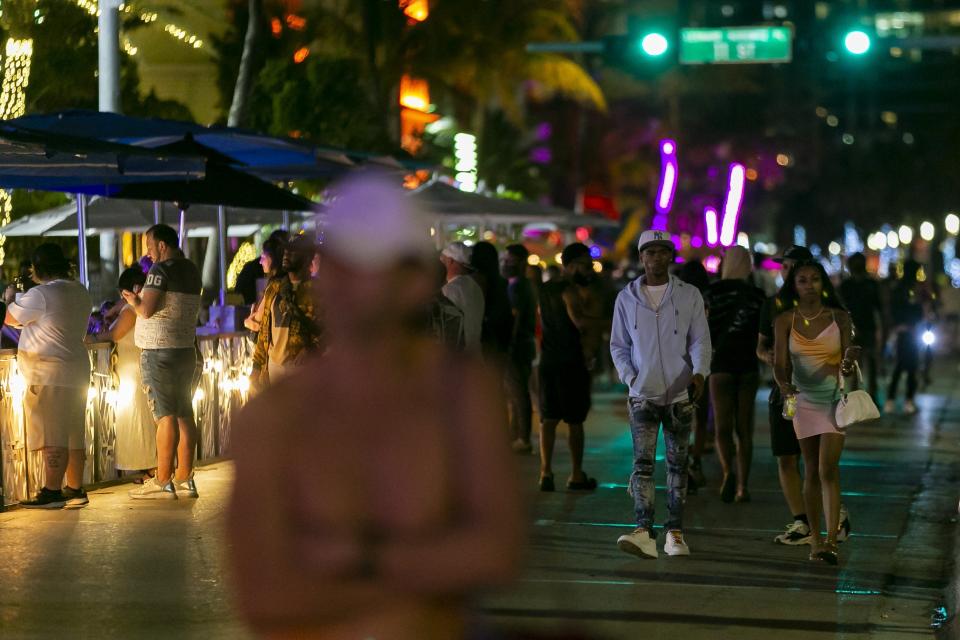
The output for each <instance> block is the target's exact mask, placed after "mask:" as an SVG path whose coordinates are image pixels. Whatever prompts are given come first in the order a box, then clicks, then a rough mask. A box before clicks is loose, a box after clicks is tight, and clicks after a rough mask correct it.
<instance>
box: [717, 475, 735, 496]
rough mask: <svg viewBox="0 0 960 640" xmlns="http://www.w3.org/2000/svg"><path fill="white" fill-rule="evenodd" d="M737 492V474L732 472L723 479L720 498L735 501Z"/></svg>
mask: <svg viewBox="0 0 960 640" xmlns="http://www.w3.org/2000/svg"><path fill="white" fill-rule="evenodd" d="M736 493H737V476H735V475H734V474H732V473H731V474H730V475H728V476H727V477H726V478H724V479H723V486H721V487H720V499H721V500H723V501H724V502H727V503H730V502H733V499H734V496H735V495H736Z"/></svg>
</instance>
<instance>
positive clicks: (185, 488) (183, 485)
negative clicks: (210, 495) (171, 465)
mask: <svg viewBox="0 0 960 640" xmlns="http://www.w3.org/2000/svg"><path fill="white" fill-rule="evenodd" d="M172 482H173V488H174V489H176V491H177V497H182V498H199V497H200V494H199V493H197V483H196V482H194V481H193V474H192V473H191V474H190V477H189V478H187V479H186V480H177V479H176V478H173V479H172Z"/></svg>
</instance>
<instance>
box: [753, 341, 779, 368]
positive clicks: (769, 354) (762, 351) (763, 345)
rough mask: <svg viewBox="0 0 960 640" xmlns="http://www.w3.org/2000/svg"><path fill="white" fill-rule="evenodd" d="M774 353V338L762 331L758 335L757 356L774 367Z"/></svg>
mask: <svg viewBox="0 0 960 640" xmlns="http://www.w3.org/2000/svg"><path fill="white" fill-rule="evenodd" d="M774 355H775V354H774V352H773V338H771V337H770V336H765V335H763V334H762V333H761V334H759V335H758V337H757V357H758V358H760V361H761V362H764V363H766V364H767V365H769V366H771V367H772V366H773V360H774Z"/></svg>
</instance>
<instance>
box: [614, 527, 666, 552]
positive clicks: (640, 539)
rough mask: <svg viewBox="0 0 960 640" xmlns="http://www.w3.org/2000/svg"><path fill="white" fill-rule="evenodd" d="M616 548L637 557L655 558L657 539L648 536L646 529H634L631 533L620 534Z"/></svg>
mask: <svg viewBox="0 0 960 640" xmlns="http://www.w3.org/2000/svg"><path fill="white" fill-rule="evenodd" d="M617 548H618V549H620V551H623V552H625V553H629V554H632V555H635V556H637V557H638V558H653V559H656V558H657V556H658V555H659V554H658V553H657V539H656V538H652V537H650V532H649V531H648V530H646V529H639V528H638V529H634V530H633V533H628V534H626V535H622V536H620V537H619V538H617Z"/></svg>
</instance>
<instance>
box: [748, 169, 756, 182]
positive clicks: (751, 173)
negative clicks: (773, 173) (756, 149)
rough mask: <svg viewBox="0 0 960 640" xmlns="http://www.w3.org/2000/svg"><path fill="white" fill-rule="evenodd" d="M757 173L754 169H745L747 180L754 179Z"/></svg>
mask: <svg viewBox="0 0 960 640" xmlns="http://www.w3.org/2000/svg"><path fill="white" fill-rule="evenodd" d="M757 175H758V174H757V171H756V169H747V180H756V179H757Z"/></svg>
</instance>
